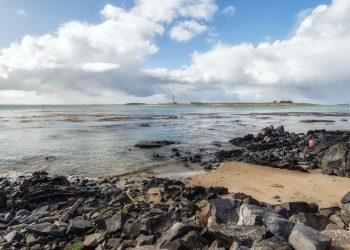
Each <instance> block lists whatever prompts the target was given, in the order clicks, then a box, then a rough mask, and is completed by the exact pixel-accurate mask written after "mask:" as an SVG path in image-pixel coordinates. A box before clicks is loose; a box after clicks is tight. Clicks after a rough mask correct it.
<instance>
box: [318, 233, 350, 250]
mask: <svg viewBox="0 0 350 250" xmlns="http://www.w3.org/2000/svg"><path fill="white" fill-rule="evenodd" d="M322 233H324V234H325V235H327V236H328V237H329V238H331V239H332V249H336V250H342V249H350V231H347V230H326V231H323V232H322Z"/></svg>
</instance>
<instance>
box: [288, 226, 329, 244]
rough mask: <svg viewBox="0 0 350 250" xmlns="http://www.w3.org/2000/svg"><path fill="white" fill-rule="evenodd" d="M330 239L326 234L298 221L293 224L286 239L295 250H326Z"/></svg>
mask: <svg viewBox="0 0 350 250" xmlns="http://www.w3.org/2000/svg"><path fill="white" fill-rule="evenodd" d="M331 241H332V239H331V238H329V237H328V236H327V235H325V234H322V233H320V232H319V231H317V230H315V229H313V228H311V227H308V226H305V225H304V224H299V223H298V224H296V225H295V226H294V229H293V231H292V233H291V234H290V236H289V239H288V242H289V244H291V245H292V246H293V247H294V248H295V250H327V249H329V248H330V246H331Z"/></svg>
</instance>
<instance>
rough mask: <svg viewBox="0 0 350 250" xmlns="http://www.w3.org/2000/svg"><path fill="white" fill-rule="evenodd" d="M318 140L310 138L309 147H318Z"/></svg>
mask: <svg viewBox="0 0 350 250" xmlns="http://www.w3.org/2000/svg"><path fill="white" fill-rule="evenodd" d="M316 145H317V142H316V140H314V139H311V140H309V148H314V147H316Z"/></svg>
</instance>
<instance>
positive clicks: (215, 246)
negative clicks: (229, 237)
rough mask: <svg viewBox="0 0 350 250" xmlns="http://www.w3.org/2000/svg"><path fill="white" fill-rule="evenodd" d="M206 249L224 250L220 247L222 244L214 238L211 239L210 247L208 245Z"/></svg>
mask: <svg viewBox="0 0 350 250" xmlns="http://www.w3.org/2000/svg"><path fill="white" fill-rule="evenodd" d="M208 250H225V248H224V247H222V246H221V245H220V243H219V242H218V241H217V240H215V241H213V243H212V244H211V245H210V247H209V249H208Z"/></svg>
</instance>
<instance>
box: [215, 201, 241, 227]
mask: <svg viewBox="0 0 350 250" xmlns="http://www.w3.org/2000/svg"><path fill="white" fill-rule="evenodd" d="M211 216H213V217H214V218H215V220H216V221H217V222H218V223H227V222H236V223H237V221H238V214H237V210H236V206H235V205H234V204H233V203H232V202H231V201H230V200H227V199H221V198H218V199H214V200H212V201H211Z"/></svg>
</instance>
